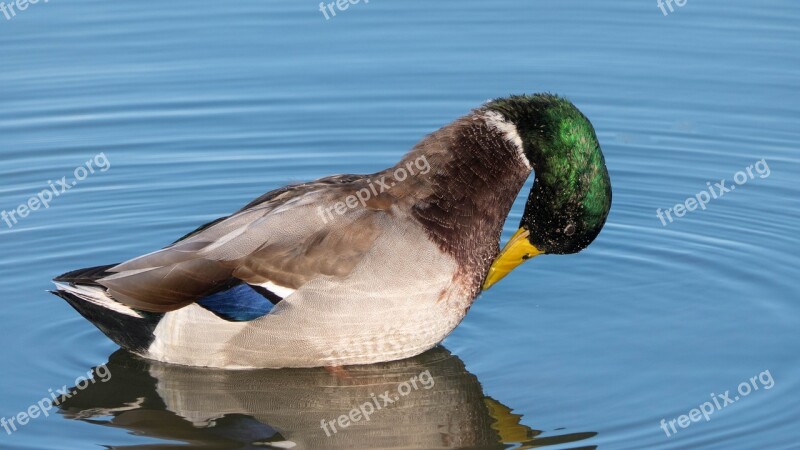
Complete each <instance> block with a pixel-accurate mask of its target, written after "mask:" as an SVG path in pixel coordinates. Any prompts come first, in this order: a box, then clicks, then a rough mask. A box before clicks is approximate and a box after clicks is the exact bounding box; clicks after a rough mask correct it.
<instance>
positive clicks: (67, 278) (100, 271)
mask: <svg viewBox="0 0 800 450" xmlns="http://www.w3.org/2000/svg"><path fill="white" fill-rule="evenodd" d="M116 265H117V264H109V265H106V266H97V267H87V268H85V269H78V270H73V271H71V272H67V273H65V274H61V275H59V276H57V277H55V278H53V281H57V282H63V283H71V284H83V285H87V286H99V284H98V283H97V280H99V279H101V278H103V277H107V276H109V275H111V273H110V272H108V269H111V268H112V267H114V266H116Z"/></svg>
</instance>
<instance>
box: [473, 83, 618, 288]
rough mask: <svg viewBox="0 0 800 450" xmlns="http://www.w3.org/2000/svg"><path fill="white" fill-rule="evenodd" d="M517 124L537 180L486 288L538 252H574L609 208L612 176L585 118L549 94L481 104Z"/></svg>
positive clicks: (596, 228)
mask: <svg viewBox="0 0 800 450" xmlns="http://www.w3.org/2000/svg"><path fill="white" fill-rule="evenodd" d="M484 108H485V109H486V110H488V111H495V112H498V113H500V114H501V115H502V116H503V118H504V119H505V120H506V122H508V123H510V124H513V125H514V126H515V127H516V132H517V133H518V134H519V138H520V140H521V142H522V148H523V151H524V153H525V157H526V158H527V159H528V162H529V163H530V165H531V167H532V168H533V171H534V174H535V176H536V180H535V181H534V185H533V188H532V189H531V192H530V194H529V196H528V201H527V203H526V205H525V212H524V213H523V215H522V221H521V223H520V228H519V230H518V231H517V233H516V234H515V235H514V237H513V238H512V239H511V240H510V241H509V242H508V244H506V246H505V248H503V250H502V251H501V253H500V255H499V256H498V258H497V259H496V260H495V262H494V263H493V264H492V267H491V269H490V270H489V274H488V276H487V278H486V281H485V283H484V289H488V288H489V287H490V286H491V285H492V284H494V283H496V282H497V281H499V280H500V279H501V278H503V277H504V276H505V275H506V274H508V273H509V272H511V271H512V270H513V269H514V268H515V267H517V266H518V265H519V264H521V263H523V262H524V261H526V260H528V259H531V258H533V257H534V256H537V255H540V254H562V255H563V254H570V253H577V252H579V251H581V250H583V249H584V248H586V247H587V246H588V245H589V244H591V243H592V241H594V239H595V238H596V237H597V235H598V234H600V230H601V229H602V228H603V225H604V224H605V222H606V218H607V217H608V212H609V210H610V208H611V181H610V180H609V177H608V170H607V169H606V164H605V160H604V158H603V153H602V151H601V150H600V144H599V143H598V142H597V136H596V135H595V132H594V128H593V127H592V124H591V123H590V122H589V119H587V118H586V116H584V115H583V113H581V112H580V111H579V110H578V108H576V107H575V105H573V104H572V103H571V102H569V101H568V100H566V99H564V98H561V97H558V96H555V95H550V94H537V95H530V96H528V95H523V96H514V97H509V98H504V99H498V100H495V101H492V102H490V103H488V104H487V105H485V107H484Z"/></svg>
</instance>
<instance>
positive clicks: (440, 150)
mask: <svg viewBox="0 0 800 450" xmlns="http://www.w3.org/2000/svg"><path fill="white" fill-rule="evenodd" d="M421 161H422V162H424V164H422V163H420V164H419V165H417V163H418V162H421ZM409 164H411V165H414V167H425V165H429V166H430V169H429V170H428V171H427V173H426V174H422V173H419V174H418V175H417V176H416V177H414V178H409V180H408V181H406V182H405V183H403V186H404V188H403V189H404V190H405V191H406V193H407V195H408V196H411V197H413V198H414V205H413V208H412V209H413V214H414V215H415V217H416V218H417V219H418V220H419V221H420V222H421V223H422V224H423V226H424V227H425V229H426V231H427V232H428V234H429V236H430V237H431V239H433V240H434V241H435V242H436V243H437V244H439V246H440V248H441V249H442V250H443V251H445V252H446V253H448V254H450V255H452V256H453V257H454V258H455V260H456V261H457V263H458V264H459V266H460V268H461V275H463V276H465V277H467V278H468V279H465V280H461V281H462V282H466V284H467V285H470V286H472V285H474V286H475V287H476V288H479V286H480V282H481V281H482V279H483V276H484V274H485V273H486V271H487V270H488V268H489V266H490V265H491V263H492V260H493V259H494V257H495V256H496V254H497V251H498V242H499V240H500V234H501V232H502V229H503V223H504V222H505V219H506V217H507V216H508V213H509V211H510V210H511V206H512V205H513V203H514V200H515V199H516V198H517V195H518V194H519V192H520V190H521V189H522V186H523V184H524V183H525V180H526V179H527V178H528V175H530V172H531V168H530V166H529V165H528V162H527V159H526V158H525V156H524V154H523V153H522V151H521V148H520V144H519V142H518V138H516V136H515V130H514V129H513V127H511V128H509V127H508V126H507V124H506V123H505V122H504V121H503V120H502V117H501V116H500V115H498V114H496V113H487V112H485V111H478V112H475V113H473V114H470V115H468V116H466V117H463V118H461V119H459V120H457V121H455V122H453V123H452V124H450V125H448V126H446V127H444V128H442V129H440V130H438V131H436V132H435V133H433V134H431V135H429V136H428V137H426V138H425V139H424V140H422V141H421V142H420V143H419V144H417V145H416V146H415V147H414V149H413V150H412V151H411V152H410V153H408V154H407V155H406V156H405V157H404V158H403V160H402V161H400V163H398V164H397V165H396V166H395V167H394V168H393V169H391V170H398V169H400V168H403V167H408V166H409Z"/></svg>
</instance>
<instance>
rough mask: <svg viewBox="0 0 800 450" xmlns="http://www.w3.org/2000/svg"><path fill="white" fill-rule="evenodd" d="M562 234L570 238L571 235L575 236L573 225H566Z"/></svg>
mask: <svg viewBox="0 0 800 450" xmlns="http://www.w3.org/2000/svg"><path fill="white" fill-rule="evenodd" d="M564 234H566V235H567V236H572V235H573V234H575V224H574V223H571V224H569V225H567V227H566V228H564Z"/></svg>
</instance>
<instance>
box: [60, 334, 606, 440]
mask: <svg viewBox="0 0 800 450" xmlns="http://www.w3.org/2000/svg"><path fill="white" fill-rule="evenodd" d="M107 367H108V369H109V371H110V373H111V375H112V376H111V379H110V380H108V382H107V383H93V384H91V385H90V386H89V387H88V388H87V389H86V390H83V391H81V392H80V393H79V394H78V395H76V396H74V397H72V398H69V399H67V400H65V401H64V402H63V403H61V404H60V405H59V412H60V413H61V414H62V415H64V416H65V417H67V418H71V419H76V420H81V421H85V422H88V423H93V424H96V425H102V426H108V427H115V428H123V429H126V430H129V431H130V432H131V433H132V434H135V435H139V436H147V437H151V438H156V439H160V440H164V441H165V442H164V443H161V444H156V445H153V444H144V445H141V446H133V447H131V446H128V447H123V448H158V449H167V448H186V446H187V444H188V445H189V446H192V447H195V448H214V449H264V448H293V449H297V450H300V449H340V448H341V449H388V448H404V449H409V448H419V449H455V448H487V449H489V448H497V449H503V448H534V447H542V446H548V445H563V444H568V443H572V442H577V441H581V440H584V439H588V438H591V437H593V436H595V434H596V433H592V432H584V433H572V434H564V435H558V436H548V437H538V436H539V435H540V434H541V433H542V432H541V431H537V430H533V429H531V428H529V427H527V426H526V425H523V424H521V423H520V418H521V416H519V415H515V414H513V413H512V412H511V409H510V408H508V407H507V406H505V405H503V404H501V403H500V402H498V401H496V400H494V399H492V398H490V397H487V396H485V395H484V393H483V390H482V387H481V385H480V382H479V381H478V379H477V378H476V377H475V376H474V375H472V374H471V373H469V372H467V370H466V369H465V367H464V364H463V362H462V361H461V360H460V359H459V358H458V357H456V356H454V355H452V354H450V352H448V351H447V350H446V349H444V348H442V347H437V348H434V349H432V350H430V351H428V352H426V353H423V354H421V355H419V356H417V357H414V358H410V359H405V360H401V361H393V362H387V363H381V364H373V365H369V366H351V367H348V368H347V369H346V370H343V371H340V372H329V371H326V370H325V369H281V370H269V369H264V370H243V371H229V370H228V371H226V370H208V369H197V368H191V367H184V366H176V365H170V364H163V363H158V362H153V361H148V360H144V359H141V358H139V357H137V356H134V355H131V354H130V353H128V352H126V351H124V350H119V351H117V352H116V353H114V354H113V355H111V357H110V360H109V362H108V364H107ZM366 404H371V405H375V406H376V407H375V408H374V411H373V412H371V413H370V412H369V409H370V408H369V407H366ZM365 413H367V414H365ZM367 416H368V420H367ZM343 424H344V426H342V425H343ZM333 427H335V428H336V431H333ZM109 448H121V447H116V446H111V445H109ZM583 448H594V447H583Z"/></svg>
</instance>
